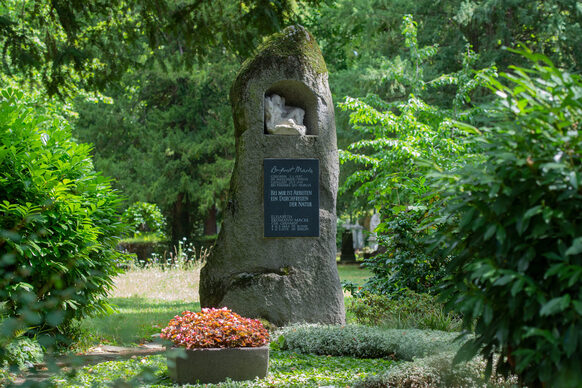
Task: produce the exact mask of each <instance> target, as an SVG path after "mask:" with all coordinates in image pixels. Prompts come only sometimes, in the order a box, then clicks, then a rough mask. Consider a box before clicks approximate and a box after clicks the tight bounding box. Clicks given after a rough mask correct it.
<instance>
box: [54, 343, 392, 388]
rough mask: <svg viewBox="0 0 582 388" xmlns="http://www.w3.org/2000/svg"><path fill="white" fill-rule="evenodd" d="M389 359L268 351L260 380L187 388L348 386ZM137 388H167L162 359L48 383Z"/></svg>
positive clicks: (89, 370)
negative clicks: (126, 383) (133, 386)
mask: <svg viewBox="0 0 582 388" xmlns="http://www.w3.org/2000/svg"><path fill="white" fill-rule="evenodd" d="M392 364H393V361H391V360H384V359H376V360H360V359H356V358H350V357H321V356H314V355H305V354H297V353H294V352H288V351H274V350H272V351H271V352H270V360H269V373H268V375H267V377H266V378H265V379H263V380H255V381H244V382H232V381H231V382H225V383H221V384H207V385H189V386H191V387H317V386H326V385H334V386H336V387H340V386H344V387H345V386H348V385H351V384H352V382H353V381H354V380H361V379H363V378H366V377H370V376H373V375H376V374H377V373H382V372H384V371H386V370H388V368H389V367H390V366H391V365H392ZM131 379H133V382H135V383H138V384H139V385H140V386H149V387H168V386H172V385H173V384H172V382H171V381H170V379H169V377H168V372H167V366H166V356H165V355H156V356H148V357H143V358H138V359H131V360H124V361H108V362H103V363H101V364H97V365H92V366H88V367H84V368H82V369H80V370H79V371H77V373H76V374H74V375H72V374H71V375H68V376H67V375H60V376H57V377H54V378H53V379H52V381H53V382H54V383H55V385H56V386H58V387H86V386H95V387H102V386H111V383H112V382H114V381H120V380H131Z"/></svg>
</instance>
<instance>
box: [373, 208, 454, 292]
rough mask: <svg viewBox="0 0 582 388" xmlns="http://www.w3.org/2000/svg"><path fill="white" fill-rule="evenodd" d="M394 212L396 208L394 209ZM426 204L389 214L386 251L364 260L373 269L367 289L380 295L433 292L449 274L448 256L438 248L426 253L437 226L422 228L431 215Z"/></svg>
mask: <svg viewBox="0 0 582 388" xmlns="http://www.w3.org/2000/svg"><path fill="white" fill-rule="evenodd" d="M390 213H392V211H390ZM429 213H430V212H429V210H427V208H426V207H424V206H419V207H410V208H408V209H407V210H402V211H399V212H397V213H396V214H389V215H388V216H387V217H386V218H387V219H388V221H387V222H385V224H383V225H382V226H381V228H380V230H379V232H380V233H379V238H380V243H381V244H382V245H383V246H384V247H385V248H386V250H385V253H382V254H379V255H377V256H374V257H370V258H367V259H365V260H364V264H363V266H364V267H366V268H368V269H369V270H371V271H372V273H373V274H374V276H372V277H371V278H370V279H369V280H368V281H367V282H366V284H365V285H364V288H363V289H364V290H365V291H369V292H372V293H376V294H384V295H395V294H399V293H402V292H405V290H407V289H408V290H412V291H415V292H418V293H432V292H433V291H434V290H435V286H437V285H438V284H439V282H440V281H441V279H442V278H443V277H444V276H445V275H446V271H445V268H446V264H447V261H448V259H447V258H446V257H445V256H443V255H441V254H439V253H438V252H437V251H435V252H432V254H427V253H426V245H425V244H424V239H425V238H426V237H427V235H428V234H429V233H430V232H432V231H433V230H434V229H431V228H421V225H422V223H423V222H425V221H426V220H425V219H426V218H431V217H430V214H429Z"/></svg>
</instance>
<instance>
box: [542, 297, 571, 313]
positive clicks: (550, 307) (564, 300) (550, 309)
mask: <svg viewBox="0 0 582 388" xmlns="http://www.w3.org/2000/svg"><path fill="white" fill-rule="evenodd" d="M569 305H570V295H568V294H566V295H563V296H560V297H557V298H553V299H551V300H550V301H549V302H547V303H546V304H544V305H543V306H542V308H541V309H540V315H541V316H545V315H554V314H557V313H560V312H562V311H564V310H565V309H567V308H568V306H569Z"/></svg>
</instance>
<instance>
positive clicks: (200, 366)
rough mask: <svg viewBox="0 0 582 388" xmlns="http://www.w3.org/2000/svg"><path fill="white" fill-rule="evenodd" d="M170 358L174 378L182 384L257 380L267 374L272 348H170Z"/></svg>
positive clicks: (171, 373)
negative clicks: (228, 379)
mask: <svg viewBox="0 0 582 388" xmlns="http://www.w3.org/2000/svg"><path fill="white" fill-rule="evenodd" d="M167 358H168V373H169V375H170V378H171V379H172V380H173V381H175V382H176V383H178V384H195V383H201V384H205V383H219V382H221V381H224V380H226V378H227V377H228V378H230V379H232V380H237V381H241V380H254V379H255V377H259V378H264V377H265V376H267V368H268V367H269V347H268V346H262V347H257V348H209V349H185V348H169V349H168V351H167Z"/></svg>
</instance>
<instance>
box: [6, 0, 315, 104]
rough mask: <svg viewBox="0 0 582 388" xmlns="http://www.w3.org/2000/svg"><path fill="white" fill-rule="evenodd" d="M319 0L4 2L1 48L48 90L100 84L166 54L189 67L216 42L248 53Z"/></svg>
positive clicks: (12, 68)
mask: <svg viewBox="0 0 582 388" xmlns="http://www.w3.org/2000/svg"><path fill="white" fill-rule="evenodd" d="M317 2H318V0H299V1H294V0H281V1H267V0H247V1H244V2H243V1H238V2H237V1H232V0H214V1H212V2H209V1H201V0H183V1H176V2H175V1H170V0H148V1H143V0H107V1H103V0H92V1H82V0H74V1H70V0H40V1H18V0H6V1H3V2H1V3H0V52H1V56H2V63H1V65H0V66H2V70H3V71H4V72H5V73H7V74H12V75H19V76H23V77H25V78H26V79H35V78H38V79H40V80H41V82H42V84H43V86H44V87H45V88H46V90H47V92H48V94H50V95H54V94H58V95H62V94H67V93H69V92H70V91H71V89H72V88H74V87H76V86H81V87H83V88H85V89H97V90H100V89H103V88H104V87H105V86H106V85H108V84H109V83H111V82H114V81H118V80H119V79H120V78H121V77H122V76H123V74H124V73H125V72H126V71H127V70H128V69H134V70H135V69H140V68H144V66H149V65H150V64H151V62H152V61H157V62H159V63H162V64H164V63H165V61H164V58H166V55H167V54H168V52H179V53H180V56H179V61H180V62H181V63H184V64H186V65H192V64H193V63H195V62H196V61H197V60H200V59H202V58H204V57H205V56H206V55H207V54H208V52H209V50H210V49H211V48H213V47H217V46H218V47H224V48H225V50H227V51H229V52H232V53H236V54H237V55H240V56H243V57H244V56H245V55H247V54H248V53H249V52H250V51H251V50H252V49H253V47H254V46H256V43H257V42H258V40H259V39H260V37H261V35H263V34H269V33H272V32H275V31H277V30H278V29H280V28H281V26H282V25H284V24H285V23H286V22H287V21H288V20H289V19H290V18H291V17H292V15H293V14H294V11H295V10H296V8H297V7H298V5H301V4H315V3H317Z"/></svg>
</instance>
